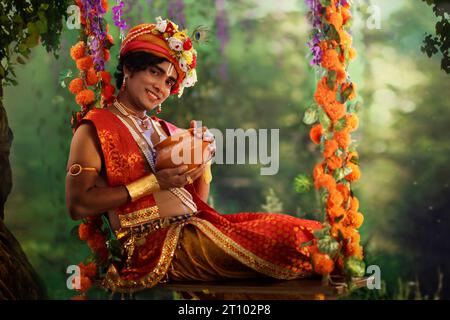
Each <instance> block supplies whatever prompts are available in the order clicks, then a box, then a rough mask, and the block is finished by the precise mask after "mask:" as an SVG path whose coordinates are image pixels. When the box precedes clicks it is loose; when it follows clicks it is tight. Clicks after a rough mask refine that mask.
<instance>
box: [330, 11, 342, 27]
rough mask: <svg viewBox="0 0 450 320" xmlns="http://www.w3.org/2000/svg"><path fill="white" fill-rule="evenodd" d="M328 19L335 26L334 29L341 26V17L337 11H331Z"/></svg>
mask: <svg viewBox="0 0 450 320" xmlns="http://www.w3.org/2000/svg"><path fill="white" fill-rule="evenodd" d="M328 21H329V22H330V24H332V25H333V26H334V27H335V28H336V30H338V29H340V28H341V27H342V23H343V19H342V15H341V14H340V13H339V12H333V13H331V14H330V17H329V19H328Z"/></svg>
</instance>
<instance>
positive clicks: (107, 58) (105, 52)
mask: <svg viewBox="0 0 450 320" xmlns="http://www.w3.org/2000/svg"><path fill="white" fill-rule="evenodd" d="M109 58H110V54H109V50H107V49H105V50H103V59H105V61H108V60H109Z"/></svg>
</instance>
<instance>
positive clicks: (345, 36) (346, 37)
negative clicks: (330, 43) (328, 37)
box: [337, 29, 353, 47]
mask: <svg viewBox="0 0 450 320" xmlns="http://www.w3.org/2000/svg"><path fill="white" fill-rule="evenodd" d="M337 32H338V33H339V37H340V39H341V43H340V44H341V45H342V46H344V47H350V46H351V45H352V41H353V39H352V37H351V36H350V34H349V33H348V32H347V31H345V30H343V29H340V30H337Z"/></svg>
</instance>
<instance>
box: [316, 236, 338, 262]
mask: <svg viewBox="0 0 450 320" xmlns="http://www.w3.org/2000/svg"><path fill="white" fill-rule="evenodd" d="M317 249H319V251H320V252H322V253H326V254H328V255H329V256H330V257H331V258H333V257H334V256H335V255H336V253H337V251H338V250H339V243H338V242H337V241H336V239H334V238H333V237H331V236H329V235H328V236H326V237H324V238H322V239H320V240H319V241H318V242H317Z"/></svg>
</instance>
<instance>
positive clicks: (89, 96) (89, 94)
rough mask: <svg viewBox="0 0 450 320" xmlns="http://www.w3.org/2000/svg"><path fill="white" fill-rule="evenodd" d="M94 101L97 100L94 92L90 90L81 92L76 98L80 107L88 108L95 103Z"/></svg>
mask: <svg viewBox="0 0 450 320" xmlns="http://www.w3.org/2000/svg"><path fill="white" fill-rule="evenodd" d="M94 100H95V94H94V91H92V90H89V89H86V90H82V91H80V92H79V93H78V94H77V96H76V97H75V101H76V102H77V103H78V104H79V105H80V106H87V105H89V104H91V103H92V102H94Z"/></svg>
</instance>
